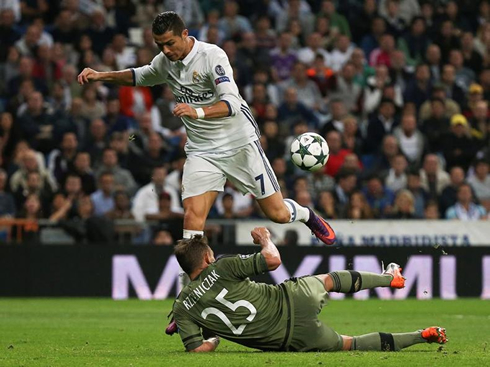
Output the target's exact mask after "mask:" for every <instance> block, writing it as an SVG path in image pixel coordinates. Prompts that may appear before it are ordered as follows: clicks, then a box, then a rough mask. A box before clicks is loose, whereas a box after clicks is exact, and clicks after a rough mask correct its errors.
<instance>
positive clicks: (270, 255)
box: [251, 227, 281, 271]
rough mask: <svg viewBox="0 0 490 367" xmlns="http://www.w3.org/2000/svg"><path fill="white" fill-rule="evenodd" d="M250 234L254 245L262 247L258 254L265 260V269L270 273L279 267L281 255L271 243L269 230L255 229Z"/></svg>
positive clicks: (263, 228)
mask: <svg viewBox="0 0 490 367" xmlns="http://www.w3.org/2000/svg"><path fill="white" fill-rule="evenodd" d="M251 234H252V238H253V239H254V243H255V244H256V245H260V246H261V247H262V251H260V253H261V254H262V256H264V258H265V262H266V264H267V268H268V269H269V270H270V271H272V270H276V269H277V268H278V267H279V265H281V255H280V254H279V250H278V249H277V247H276V245H274V243H272V240H271V234H270V232H269V230H268V229H267V228H265V227H257V228H254V229H253V231H252V232H251Z"/></svg>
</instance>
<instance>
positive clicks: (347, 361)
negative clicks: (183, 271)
mask: <svg viewBox="0 0 490 367" xmlns="http://www.w3.org/2000/svg"><path fill="white" fill-rule="evenodd" d="M171 306H172V301H170V300H167V301H137V300H130V301H112V300H108V299H6V298H3V299H0V366H2V367H3V366H180V367H193V366H198V367H205V366H212V367H218V366H281V367H282V366H301V367H304V366H321V365H324V366H363V367H366V366H458V367H459V366H481V367H483V366H490V302H488V301H481V300H477V299H461V300H456V301H441V300H431V301H417V300H413V299H411V300H406V301H380V300H368V301H354V300H345V301H332V302H330V303H329V304H328V305H327V307H325V308H324V309H323V312H322V314H321V318H322V320H323V321H325V322H327V323H328V324H329V325H331V326H332V327H334V328H335V329H336V330H337V331H339V332H341V333H344V334H350V335H352V334H364V333H368V332H372V331H385V332H399V331H412V330H417V329H419V328H423V327H426V326H431V325H441V326H445V327H446V328H447V332H448V337H449V343H448V344H447V345H446V346H444V348H439V346H438V345H429V344H420V345H416V346H413V347H411V348H409V349H405V350H404V351H401V352H398V353H381V352H338V353H263V352H259V351H255V350H251V349H247V348H244V347H241V346H239V345H236V344H233V343H230V342H227V341H222V343H221V345H220V346H219V348H218V350H217V351H216V352H214V353H210V354H199V355H197V354H190V353H185V352H183V347H182V344H181V342H180V339H179V337H178V336H176V335H175V336H173V337H168V336H166V335H165V334H164V328H165V326H166V324H167V319H166V316H167V314H168V312H169V310H170V308H171Z"/></svg>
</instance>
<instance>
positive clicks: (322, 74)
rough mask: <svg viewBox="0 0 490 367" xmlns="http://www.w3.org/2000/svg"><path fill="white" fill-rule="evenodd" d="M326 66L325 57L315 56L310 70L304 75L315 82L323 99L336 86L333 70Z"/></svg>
mask: <svg viewBox="0 0 490 367" xmlns="http://www.w3.org/2000/svg"><path fill="white" fill-rule="evenodd" d="M326 65H327V63H326V62H325V57H324V56H323V55H322V54H316V55H315V58H314V60H313V63H312V65H311V68H309V69H308V70H307V71H306V75H308V78H309V79H310V80H312V81H313V82H315V84H316V85H317V87H318V89H319V90H320V92H321V94H322V96H323V97H326V96H327V95H328V94H329V92H330V90H331V89H332V88H334V86H335V84H336V78H335V74H334V72H333V70H332V69H330V68H329V67H327V66H326Z"/></svg>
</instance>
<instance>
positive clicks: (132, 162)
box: [128, 132, 170, 185]
mask: <svg viewBox="0 0 490 367" xmlns="http://www.w3.org/2000/svg"><path fill="white" fill-rule="evenodd" d="M169 158H170V157H169V152H167V150H166V149H165V147H164V143H163V139H162V137H161V136H160V134H157V133H155V132H152V133H150V134H149V136H148V146H147V148H146V149H145V151H144V152H143V154H136V153H135V152H134V151H132V152H131V153H130V154H129V157H128V169H129V172H130V173H131V174H132V176H133V177H134V179H135V181H136V182H138V184H139V185H144V184H147V183H148V182H150V180H151V173H152V171H153V169H154V168H155V167H161V166H162V165H163V164H165V163H167V161H168V160H169Z"/></svg>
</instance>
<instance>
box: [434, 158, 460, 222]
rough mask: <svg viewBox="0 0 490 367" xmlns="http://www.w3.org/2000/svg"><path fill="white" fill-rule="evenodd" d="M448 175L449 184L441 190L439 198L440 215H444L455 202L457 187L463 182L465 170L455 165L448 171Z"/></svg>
mask: <svg viewBox="0 0 490 367" xmlns="http://www.w3.org/2000/svg"><path fill="white" fill-rule="evenodd" d="M449 177H450V182H449V185H447V186H446V187H445V188H444V190H442V193H441V196H440V198H439V208H440V212H441V215H444V214H445V213H446V210H447V209H448V208H449V207H451V206H453V205H454V204H456V201H457V193H458V188H459V186H461V185H462V184H463V183H464V182H465V172H464V170H463V169H462V168H461V167H459V166H455V167H453V168H451V170H450V171H449Z"/></svg>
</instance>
